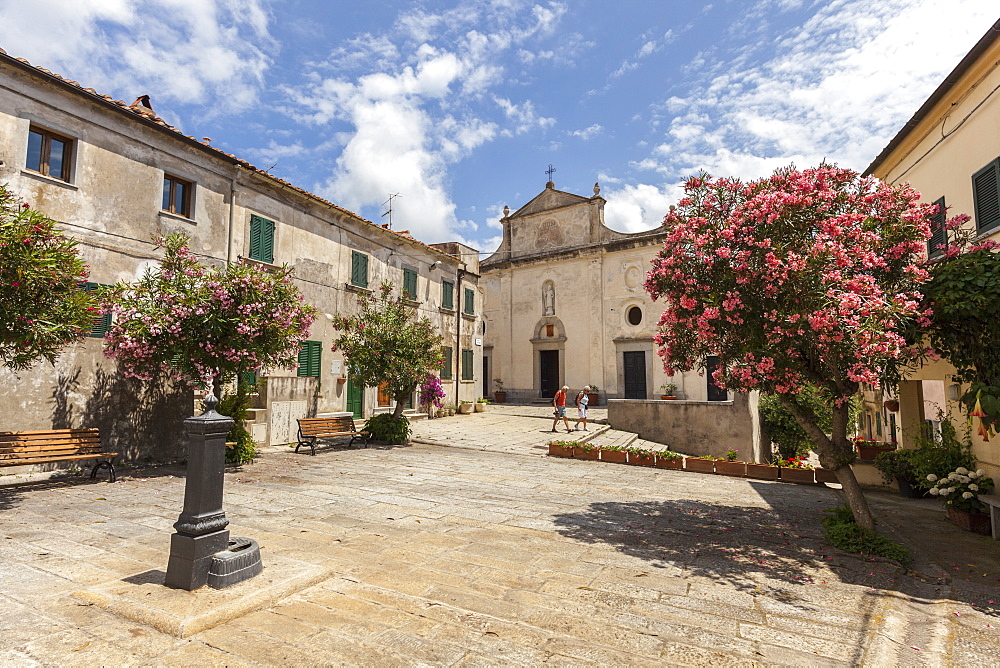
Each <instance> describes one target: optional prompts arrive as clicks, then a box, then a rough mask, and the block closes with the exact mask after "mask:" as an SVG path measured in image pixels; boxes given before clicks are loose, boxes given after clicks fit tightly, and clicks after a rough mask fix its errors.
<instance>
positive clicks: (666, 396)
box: [660, 394, 677, 401]
mask: <svg viewBox="0 0 1000 668" xmlns="http://www.w3.org/2000/svg"><path fill="white" fill-rule="evenodd" d="M676 398H677V397H676V396H675V395H673V394H661V395H660V399H663V400H664V401H672V400H674V399H676Z"/></svg>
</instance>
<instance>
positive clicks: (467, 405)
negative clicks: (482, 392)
mask: <svg viewBox="0 0 1000 668" xmlns="http://www.w3.org/2000/svg"><path fill="white" fill-rule="evenodd" d="M474 410H475V408H474V407H473V405H472V402H471V401H469V400H468V399H462V400H461V401H459V402H458V412H459V413H461V414H462V415H468V414H469V413H471V412H472V411H474Z"/></svg>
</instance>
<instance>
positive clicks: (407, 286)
mask: <svg viewBox="0 0 1000 668" xmlns="http://www.w3.org/2000/svg"><path fill="white" fill-rule="evenodd" d="M403 292H404V293H406V296H407V297H409V298H410V299H416V298H417V272H415V271H413V270H412V269H404V270H403Z"/></svg>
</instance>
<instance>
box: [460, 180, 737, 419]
mask: <svg viewBox="0 0 1000 668" xmlns="http://www.w3.org/2000/svg"><path fill="white" fill-rule="evenodd" d="M605 203H606V200H605V199H604V198H603V197H601V195H600V187H599V186H598V185H597V184H595V185H594V194H593V196H592V197H584V196H581V195H576V194H573V193H569V192H564V191H561V190H556V188H555V184H554V183H553V182H552V181H549V182H548V183H547V184H546V186H545V189H544V190H543V191H542V192H541V193H539V194H538V195H537V196H536V197H534V198H533V199H532V200H531V201H530V202H528V203H527V204H525V205H524V206H522V207H521V208H520V209H518V210H517V211H515V212H513V213H511V212H510V210H509V208H508V207H504V217H503V218H502V219H501V221H500V222H501V224H502V225H503V240H502V242H501V244H500V247H499V248H498V249H497V250H496V252H494V253H493V254H492V255H491V256H490V257H488V258H486V259H485V260H483V261H482V263H481V264H480V271H481V273H482V276H481V279H480V287H481V289H482V291H483V295H484V305H483V318H484V325H485V336H484V346H483V375H482V378H483V379H484V394H489V393H491V392H493V391H495V390H496V389H498V383H497V382H496V381H497V379H499V380H500V381H501V383H502V385H503V389H504V391H505V392H506V393H507V397H508V400H514V401H525V400H534V399H540V398H547V397H551V396H553V395H554V394H555V392H556V391H557V390H558V389H559V388H560V387H561V386H563V385H568V386H570V388H572V389H573V391H574V392H576V391H578V390H579V389H580V388H582V387H583V386H584V385H590V386H591V387H596V388H599V394H600V395H601V397H602V398H603V397H607V398H611V399H614V398H619V399H622V398H623V399H657V398H659V396H660V395H661V394H672V395H675V396H677V398H679V399H687V400H690V401H724V400H726V399H727V398H728V397H727V395H726V392H725V391H724V390H720V389H719V388H717V387H715V386H714V385H711V384H710V383H709V382H708V376H707V375H706V374H705V373H704V372H703V371H702V372H699V371H692V372H687V373H684V374H677V375H676V376H674V377H669V376H667V375H666V373H665V372H664V370H663V365H662V363H661V360H660V358H659V357H658V356H657V354H656V346H655V344H654V342H653V335H654V333H655V332H656V325H657V322H658V320H659V317H660V314H661V313H662V311H663V309H662V308H661V307H660V306H659V305H658V304H656V303H654V302H653V301H652V299H651V298H650V296H649V294H648V293H647V292H646V290H645V289H644V288H643V284H644V283H645V280H646V272H647V271H648V269H649V267H650V262H651V261H652V260H653V258H654V257H655V256H656V253H657V252H658V251H659V249H660V248H661V247H662V245H663V240H664V238H665V236H666V230H664V229H663V228H662V227H659V228H656V229H654V230H649V231H646V232H639V233H635V234H625V233H621V232H616V231H614V230H611V229H610V228H608V227H607V226H605V224H604V205H605ZM667 383H673V384H675V385H676V389H674V390H673V391H670V392H665V391H664V385H665V384H667Z"/></svg>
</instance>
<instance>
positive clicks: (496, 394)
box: [493, 378, 507, 404]
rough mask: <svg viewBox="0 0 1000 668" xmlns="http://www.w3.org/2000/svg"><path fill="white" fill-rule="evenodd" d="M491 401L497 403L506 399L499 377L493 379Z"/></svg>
mask: <svg viewBox="0 0 1000 668" xmlns="http://www.w3.org/2000/svg"><path fill="white" fill-rule="evenodd" d="M493 401H495V402H497V403H498V404H502V403H503V402H505V401H507V392H506V391H505V390H504V389H503V381H502V380H501V379H499V378H494V379H493Z"/></svg>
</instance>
